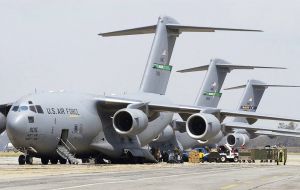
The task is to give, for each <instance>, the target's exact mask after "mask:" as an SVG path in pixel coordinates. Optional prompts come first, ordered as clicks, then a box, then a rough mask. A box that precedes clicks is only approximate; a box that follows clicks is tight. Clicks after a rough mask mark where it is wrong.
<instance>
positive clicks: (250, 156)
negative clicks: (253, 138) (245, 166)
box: [239, 146, 287, 165]
mask: <svg viewBox="0 0 300 190" xmlns="http://www.w3.org/2000/svg"><path fill="white" fill-rule="evenodd" d="M256 160H260V162H273V161H274V162H276V163H277V165H279V163H283V164H284V165H285V164H286V161H287V149H286V148H284V147H270V146H267V147H265V148H262V149H240V150H239V162H249V163H251V162H252V163H254V162H255V161H256Z"/></svg>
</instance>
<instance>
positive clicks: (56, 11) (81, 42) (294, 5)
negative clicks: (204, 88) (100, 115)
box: [0, 0, 300, 118]
mask: <svg viewBox="0 0 300 190" xmlns="http://www.w3.org/2000/svg"><path fill="white" fill-rule="evenodd" d="M299 10H300V2H299V1H297V0H290V1H281V0H264V1H261V0H244V1H240V0H226V1H224V0H210V1H203V0H149V1H141V0H127V1H124V0H107V1H104V0H103V1H102V0H98V1H95V0H51V1H50V0H43V1H40V0H22V1H19V0H0V24H1V25H0V72H1V74H0V81H1V84H2V87H1V95H0V103H8V102H14V101H16V100H17V99H19V98H21V97H22V96H24V95H26V94H29V93H33V92H34V91H35V89H36V90H37V91H48V90H61V89H64V90H67V91H74V92H87V93H94V94H104V93H105V94H110V93H124V92H126V93H129V92H135V91H137V90H138V88H139V85H140V82H141V79H142V75H143V72H144V68H145V66H146V62H147V58H148V54H149V51H150V48H151V44H152V40H153V37H154V35H153V34H147V35H137V36H122V37H111V38H102V37H100V36H98V35H97V34H98V33H100V32H108V31H113V30H119V29H126V28H132V27H140V26H147V25H153V24H156V22H157V18H158V16H160V15H168V16H171V17H173V18H175V19H176V20H177V21H178V22H179V23H181V24H184V25H195V26H211V27H231V28H247V29H260V30H263V31H264V32H263V33H254V32H225V31H223V32H222V31H220V32H215V33H183V34H181V35H180V37H179V38H178V39H177V41H176V44H175V48H174V51H173V56H172V58H171V62H170V64H171V65H172V66H173V73H172V75H171V78H170V82H169V86H168V89H167V93H166V94H167V96H168V97H169V98H170V99H171V100H172V101H173V102H174V103H178V104H193V103H194V100H195V98H196V96H197V93H198V90H199V88H200V87H201V84H202V80H203V78H204V76H205V72H197V73H186V74H181V73H176V72H175V71H176V70H180V69H184V68H189V67H194V66H200V65H205V64H208V63H209V61H210V59H212V58H222V59H224V60H227V61H229V62H231V63H232V64H243V65H261V66H282V67H287V68H288V69H287V70H253V71H252V70H249V71H232V72H231V73H230V74H229V75H228V77H227V80H226V81H225V83H224V87H231V86H236V85H241V84H245V83H246V81H247V80H248V79H257V80H262V81H264V82H266V83H268V84H292V85H300V80H299V79H300V76H299V74H298V73H299V68H300V65H299V64H300V63H298V62H299V55H300V35H299V31H300V26H299V23H300V12H299ZM299 92H300V89H299V88H295V89H291V88H280V89H279V88H276V89H275V88H269V89H267V91H266V93H265V95H264V97H263V99H262V101H261V104H260V107H259V108H258V112H259V113H268V114H275V115H282V116H290V117H298V118H300V114H299V108H298V105H300V100H299V98H298V94H299ZM241 95H242V90H233V91H225V92H224V91H223V96H222V99H221V102H220V104H219V107H220V108H225V109H236V107H237V105H238V102H239V100H240V97H241Z"/></svg>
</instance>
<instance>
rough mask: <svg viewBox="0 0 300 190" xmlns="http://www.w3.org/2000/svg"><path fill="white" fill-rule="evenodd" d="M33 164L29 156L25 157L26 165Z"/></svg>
mask: <svg viewBox="0 0 300 190" xmlns="http://www.w3.org/2000/svg"><path fill="white" fill-rule="evenodd" d="M32 163H33V158H32V156H29V155H27V156H26V164H30V165H31V164H32Z"/></svg>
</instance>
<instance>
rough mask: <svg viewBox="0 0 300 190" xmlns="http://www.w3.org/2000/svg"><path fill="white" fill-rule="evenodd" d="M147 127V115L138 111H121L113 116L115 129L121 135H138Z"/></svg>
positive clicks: (126, 109) (127, 109) (128, 109)
mask: <svg viewBox="0 0 300 190" xmlns="http://www.w3.org/2000/svg"><path fill="white" fill-rule="evenodd" d="M147 125H148V117H147V115H146V114H145V113H144V112H143V111H141V110H138V109H130V108H125V109H121V110H119V111H117V112H116V113H115V114H114V116H113V126H114V129H115V130H116V131H117V133H119V134H121V135H137V134H139V133H141V132H142V131H143V130H145V129H146V127H147Z"/></svg>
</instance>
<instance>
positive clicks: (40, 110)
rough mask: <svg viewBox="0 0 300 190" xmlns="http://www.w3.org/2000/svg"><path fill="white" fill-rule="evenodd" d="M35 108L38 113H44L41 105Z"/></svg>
mask: <svg viewBox="0 0 300 190" xmlns="http://www.w3.org/2000/svg"><path fill="white" fill-rule="evenodd" d="M35 107H36V110H37V112H38V113H44V111H43V109H42V107H41V106H40V105H36V106H35Z"/></svg>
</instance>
